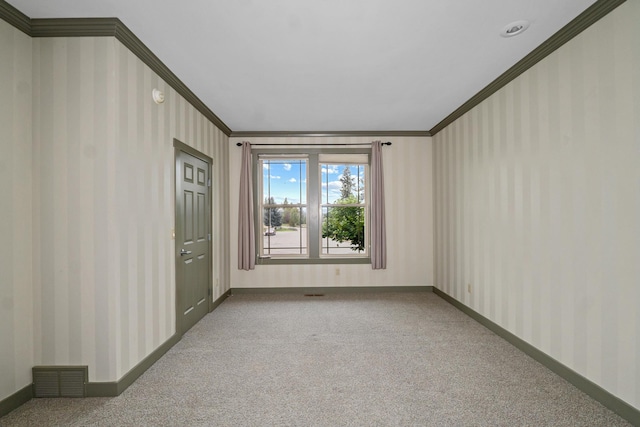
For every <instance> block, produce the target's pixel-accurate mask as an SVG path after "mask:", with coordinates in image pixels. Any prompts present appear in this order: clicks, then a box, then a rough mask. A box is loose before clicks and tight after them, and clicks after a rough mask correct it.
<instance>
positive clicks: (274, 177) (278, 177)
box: [264, 174, 281, 179]
mask: <svg viewBox="0 0 640 427" xmlns="http://www.w3.org/2000/svg"><path fill="white" fill-rule="evenodd" d="M264 176H265V178H267V177H269V178H271V179H280V178H281V177H280V176H278V175H267V174H265V175H264Z"/></svg>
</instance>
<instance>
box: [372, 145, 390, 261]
mask: <svg viewBox="0 0 640 427" xmlns="http://www.w3.org/2000/svg"><path fill="white" fill-rule="evenodd" d="M370 209H371V268H373V269H374V270H381V269H385V268H387V229H386V226H385V214H384V173H383V171H382V143H381V142H380V141H373V142H372V143H371V207H370Z"/></svg>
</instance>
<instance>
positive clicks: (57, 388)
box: [33, 366, 89, 397]
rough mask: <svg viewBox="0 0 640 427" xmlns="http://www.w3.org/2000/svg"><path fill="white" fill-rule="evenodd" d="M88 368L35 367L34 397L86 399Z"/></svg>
mask: <svg viewBox="0 0 640 427" xmlns="http://www.w3.org/2000/svg"><path fill="white" fill-rule="evenodd" d="M88 371H89V368H88V367H87V366H35V367H34V368H33V395H34V397H85V395H86V393H85V385H86V384H87V377H88Z"/></svg>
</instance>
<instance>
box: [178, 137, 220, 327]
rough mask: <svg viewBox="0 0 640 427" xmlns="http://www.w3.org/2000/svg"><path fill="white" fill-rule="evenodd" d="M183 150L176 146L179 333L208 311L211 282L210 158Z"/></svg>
mask: <svg viewBox="0 0 640 427" xmlns="http://www.w3.org/2000/svg"><path fill="white" fill-rule="evenodd" d="M184 150H185V148H182V149H179V148H176V230H175V232H176V234H175V235H176V290H177V295H176V323H177V327H176V329H177V331H178V332H179V333H180V334H184V333H185V332H186V331H188V330H189V329H190V328H191V327H192V326H193V325H195V324H196V323H197V322H198V321H199V320H200V319H202V317H204V315H205V314H207V312H208V311H209V308H208V307H209V304H208V299H209V295H210V291H209V289H210V283H211V279H210V278H211V249H210V247H211V246H210V239H211V234H210V233H211V205H210V204H211V202H210V191H209V190H210V185H211V182H210V180H209V176H210V161H209V162H207V158H206V156H203V158H199V157H196V156H194V155H192V154H189V153H187V152H185V151H184ZM191 151H192V150H191Z"/></svg>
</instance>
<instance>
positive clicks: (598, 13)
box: [429, 0, 626, 135]
mask: <svg viewBox="0 0 640 427" xmlns="http://www.w3.org/2000/svg"><path fill="white" fill-rule="evenodd" d="M625 1H626V0H598V1H597V2H596V3H594V4H593V5H591V6H590V7H589V8H587V9H586V10H585V11H584V12H582V13H581V14H580V15H578V16H577V17H576V18H575V19H573V21H571V22H569V23H568V24H567V25H565V26H564V27H562V28H561V29H560V30H559V31H558V32H556V33H555V34H554V35H552V36H551V37H549V38H548V39H547V40H546V41H545V42H543V43H542V44H541V45H540V46H538V47H537V48H535V49H534V50H533V51H531V53H529V54H528V55H527V56H525V57H524V58H522V59H521V60H520V61H518V62H517V63H516V64H515V65H514V66H513V67H511V68H509V69H508V70H507V71H505V72H504V73H502V74H501V75H500V76H499V77H498V78H497V79H495V80H494V81H492V82H491V83H489V84H488V85H487V86H486V87H485V88H484V89H482V90H481V91H480V92H478V93H477V94H475V95H474V96H473V97H471V98H470V99H469V100H468V101H467V102H465V103H464V104H462V105H461V106H460V107H458V108H457V109H456V110H455V111H454V112H453V113H451V114H449V115H448V116H447V117H445V118H444V119H443V120H442V121H441V122H440V123H438V124H437V125H435V126H434V127H433V128H431V129H430V130H429V133H430V134H431V135H436V134H437V133H438V132H440V131H441V130H442V129H444V128H446V127H447V126H449V125H450V124H451V123H453V122H455V121H456V120H457V119H459V118H460V117H462V116H463V115H464V114H465V113H467V112H469V111H470V110H471V109H472V108H474V107H475V106H477V105H478V104H480V103H481V102H482V101H484V100H485V99H487V98H489V97H490V96H491V95H493V94H494V93H496V92H497V91H498V90H500V89H502V88H503V87H504V86H506V85H507V84H509V83H510V82H511V81H513V80H514V79H515V78H516V77H518V76H519V75H520V74H522V73H524V72H525V71H527V70H528V69H529V68H531V67H533V66H534V65H535V64H537V63H538V62H540V61H541V60H543V59H544V58H546V57H547V56H549V55H550V54H551V53H552V52H554V51H555V50H556V49H558V48H559V47H560V46H562V45H564V44H565V43H566V42H568V41H569V40H571V39H572V38H574V37H575V36H577V35H578V34H580V33H581V32H583V31H584V30H586V29H587V28H588V27H590V26H591V25H592V24H594V23H595V22H597V21H598V20H600V19H601V18H603V17H604V16H605V15H607V14H608V13H609V12H611V11H612V10H614V9H615V8H617V7H618V6H620V5H621V4H622V3H624V2H625Z"/></svg>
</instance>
